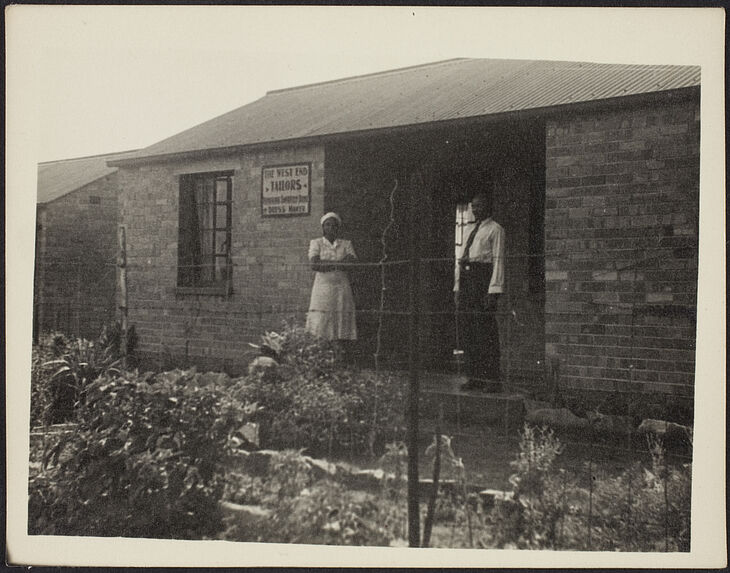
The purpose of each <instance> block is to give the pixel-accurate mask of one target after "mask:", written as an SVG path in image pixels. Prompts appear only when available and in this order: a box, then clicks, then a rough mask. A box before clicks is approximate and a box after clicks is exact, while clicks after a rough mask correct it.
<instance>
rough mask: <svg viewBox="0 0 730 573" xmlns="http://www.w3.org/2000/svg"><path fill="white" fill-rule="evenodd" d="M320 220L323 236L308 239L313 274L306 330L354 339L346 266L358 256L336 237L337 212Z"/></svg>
mask: <svg viewBox="0 0 730 573" xmlns="http://www.w3.org/2000/svg"><path fill="white" fill-rule="evenodd" d="M319 222H320V224H321V225H322V235H323V236H322V237H320V238H318V239H312V240H311V241H310V242H309V262H310V263H311V265H312V270H313V271H314V273H315V274H314V285H313V286H312V298H311V301H310V303H309V314H308V315H307V330H308V331H309V332H311V333H312V334H314V335H315V336H318V337H320V338H326V339H328V340H355V339H356V338H357V329H356V327H355V303H354V302H353V300H352V289H351V288H350V281H349V279H348V278H347V273H346V272H345V269H346V268H347V264H348V263H351V262H353V261H355V260H356V258H357V257H356V256H355V251H354V250H353V248H352V243H351V242H350V241H347V240H345V239H340V238H338V234H339V232H340V227H341V226H342V219H340V216H339V215H338V214H337V213H326V214H325V215H323V216H322V218H321V219H320V221H319Z"/></svg>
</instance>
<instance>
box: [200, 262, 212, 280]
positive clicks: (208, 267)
mask: <svg viewBox="0 0 730 573" xmlns="http://www.w3.org/2000/svg"><path fill="white" fill-rule="evenodd" d="M210 261H211V259H210V258H206V259H205V263H203V264H202V265H201V266H200V283H201V284H211V283H212V282H213V281H214V280H215V268H214V267H213V264H212V263H211V262H210Z"/></svg>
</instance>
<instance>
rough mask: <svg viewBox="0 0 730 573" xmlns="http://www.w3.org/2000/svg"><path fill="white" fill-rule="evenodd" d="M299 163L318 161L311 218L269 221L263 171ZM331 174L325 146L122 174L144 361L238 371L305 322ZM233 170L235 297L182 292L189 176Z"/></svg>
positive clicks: (134, 314)
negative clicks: (183, 213) (286, 323)
mask: <svg viewBox="0 0 730 573" xmlns="http://www.w3.org/2000/svg"><path fill="white" fill-rule="evenodd" d="M291 162H311V163H312V194H311V207H310V214H309V215H308V216H296V217H281V218H275V217H267V218H262V217H261V168H262V166H264V165H272V164H283V163H291ZM323 169H324V151H323V150H322V149H321V148H318V147H309V148H300V149H296V150H294V149H290V150H286V149H284V150H278V151H267V152H256V153H254V154H250V155H237V156H230V157H226V158H221V159H207V160H182V161H177V162H168V163H159V164H155V165H150V166H143V167H135V168H131V167H130V168H127V167H123V168H120V177H121V181H122V194H121V218H122V221H123V222H124V224H125V225H126V228H127V249H128V260H129V271H128V298H129V303H128V306H129V323H130V324H133V325H135V328H136V330H137V333H138V335H139V349H140V351H141V352H142V353H143V354H144V355H147V356H150V357H153V359H154V360H155V361H157V365H159V366H161V367H165V368H169V367H176V366H183V365H185V364H186V362H187V363H195V364H198V365H200V366H201V367H205V368H215V369H227V370H229V371H236V370H237V369H239V368H240V367H241V366H242V365H245V364H246V362H247V355H248V354H250V352H251V348H250V347H249V346H248V342H253V341H258V339H259V336H260V335H261V334H263V333H264V332H265V331H267V330H278V329H280V327H281V325H282V321H283V320H285V319H290V318H298V319H300V320H301V319H303V317H304V313H305V312H306V309H307V307H308V304H309V295H310V291H311V285H312V272H311V270H310V269H309V265H308V262H307V247H308V244H309V239H310V238H314V237H316V236H318V234H320V233H321V230H320V226H319V218H320V217H321V215H322V208H323V193H324V176H323ZM224 170H232V171H233V206H232V258H233V263H234V268H233V278H232V288H233V294H232V295H231V296H228V297H224V296H210V295H195V294H180V293H178V291H177V256H178V253H177V241H178V209H179V203H178V201H179V178H180V175H182V174H190V173H205V172H212V171H224Z"/></svg>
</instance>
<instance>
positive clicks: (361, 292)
mask: <svg viewBox="0 0 730 573" xmlns="http://www.w3.org/2000/svg"><path fill="white" fill-rule="evenodd" d="M583 246H584V247H585V246H586V245H583ZM678 249H679V250H678ZM577 255H579V256H578V258H576V256H577ZM535 257H540V258H541V260H542V262H543V265H544V262H545V261H551V262H553V263H554V262H555V261H570V262H571V263H572V266H563V267H561V268H568V269H570V270H568V271H561V270H556V269H553V268H551V267H548V268H547V269H546V273H547V278H548V280H547V281H545V280H544V279H545V276H544V275H543V276H542V277H538V278H539V279H541V284H540V288H541V289H542V290H540V289H537V290H534V289H533V290H531V286H530V284H529V283H530V280H531V277H529V276H527V268H528V267H529V265H528V264H527V261H529V260H530V259H534V258H535ZM153 261H154V262H153ZM580 261H587V263H588V264H582V263H581V262H580ZM604 262H605V264H604ZM696 264H697V261H696V253H695V252H693V251H687V250H686V247H684V246H676V245H672V246H668V247H661V246H656V245H655V246H653V247H648V246H646V247H641V248H636V247H634V248H612V249H605V248H603V249H602V248H590V247H589V246H588V248H581V249H580V250H571V251H568V250H556V251H548V252H547V253H544V254H542V253H541V254H539V255H538V254H530V253H527V254H514V253H513V254H509V255H508V256H507V257H506V267H507V275H506V283H507V284H506V285H505V294H504V295H503V296H502V299H501V301H500V303H499V306H498V308H497V310H496V311H494V312H492V311H490V312H485V311H484V310H482V309H478V308H477V309H474V308H471V309H464V308H460V309H459V311H458V312H457V311H456V308H455V307H454V306H453V299H452V296H453V295H452V291H451V286H452V285H451V281H452V278H451V277H452V276H453V275H452V274H451V273H452V271H453V268H454V265H455V261H454V259H453V258H449V257H426V258H422V259H421V260H420V261H418V263H416V264H415V266H414V262H413V261H412V260H405V259H398V260H391V259H389V258H387V257H383V258H382V259H381V260H379V261H361V262H356V263H351V264H349V265H348V266H347V269H348V270H349V271H350V280H351V282H352V286H353V290H354V291H355V301H356V310H355V313H356V316H357V321H358V327H359V329H360V332H361V338H362V339H363V340H361V346H362V351H361V352H360V353H359V355H358V356H357V362H358V365H359V367H361V368H369V369H374V370H375V371H384V370H387V371H393V372H400V373H405V372H406V371H407V370H408V368H409V367H412V366H413V357H412V355H410V356H409V352H410V351H411V350H412V348H411V347H410V346H409V344H408V341H409V340H411V341H413V340H415V341H416V360H417V361H418V362H419V364H420V365H421V366H422V367H423V372H422V373H421V379H422V384H421V390H422V392H421V396H420V399H421V404H420V410H421V420H422V422H423V424H422V426H421V434H423V435H429V434H431V433H433V432H434V431H435V428H434V426H433V423H434V421H435V420H436V419H439V418H441V419H442V420H443V423H444V426H443V428H442V430H443V431H444V433H448V434H450V435H452V436H453V439H455V440H456V441H455V443H456V444H457V445H458V444H459V443H462V442H463V444H464V446H463V447H464V449H463V452H461V453H462V455H463V456H464V457H465V458H467V459H478V458H479V455H480V451H479V447H476V448H474V447H473V446H472V447H471V449H472V451H469V447H470V446H468V444H474V443H475V442H476V443H480V442H481V443H483V444H491V447H494V446H495V445H496V446H497V449H498V450H499V451H501V452H502V455H501V457H497V459H498V460H499V461H497V462H491V461H490V465H491V467H492V469H488V470H487V472H489V471H495V470H494V469H493V468H494V465H497V466H498V467H499V469H497V470H496V473H501V474H504V475H503V478H504V479H503V480H502V482H503V483H505V482H506V474H507V473H508V472H509V469H508V468H509V461H510V460H508V459H505V458H504V455H503V453H504V452H505V451H507V452H509V453H511V454H515V453H516V452H517V450H518V447H517V445H518V444H517V442H518V440H519V437H518V435H517V430H518V429H519V428H520V427H521V424H522V422H523V421H524V420H525V419H528V420H533V421H535V423H546V424H547V423H552V425H555V426H558V427H562V428H563V430H564V431H562V432H561V434H560V439H561V441H562V442H563V443H564V445H565V446H566V448H567V451H568V452H571V451H572V452H573V453H572V454H571V455H572V458H571V459H572V460H573V462H572V466H571V468H570V472H567V473H562V474H560V475H561V476H563V479H564V482H563V485H562V490H561V491H562V493H560V494H559V495H558V497H557V501H555V500H554V501H555V503H556V504H557V506H561V507H563V506H564V507H568V506H570V505H571V503H577V502H576V500H575V499H574V497H575V496H574V495H572V494H574V493H575V490H571V488H570V487H569V484H568V479H569V478H568V477H567V476H573V478H574V479H575V483H579V484H582V485H583V486H585V487H582V488H581V491H587V492H588V493H587V495H588V499H587V508H588V509H587V510H585V509H583V510H580V511H574V512H572V513H571V511H568V510H567V509H566V510H565V511H563V512H562V513H561V515H562V517H561V519H560V520H558V521H557V522H556V523H554V524H553V526H554V527H556V528H557V531H559V532H565V530H566V529H570V528H573V529H575V528H576V527H578V528H579V529H580V530H581V531H582V532H583V541H581V543H583V547H585V548H588V549H595V548H600V547H601V546H602V545H601V540H600V539H599V538H596V537H595V536H596V535H599V536H600V531H604V530H605V527H606V520H607V519H608V518H607V517H606V515H605V514H606V512H607V511H608V509H610V508H608V507H606V505H605V504H607V503H610V496H608V494H607V493H606V492H607V490H606V487H605V486H601V487H602V489H600V491H598V492H596V491H595V490H594V488H595V487H596V484H597V483H598V484H600V483H602V482H601V478H602V477H603V478H605V479H604V482H605V480H606V479H609V480H613V481H612V482H611V483H613V484H614V486H615V487H616V488H618V489H617V490H616V491H617V492H618V493H617V495H619V494H620V495H619V497H620V500H621V503H624V505H625V510H624V511H623V513H622V514H621V523H622V524H624V525H625V526H627V527H630V528H636V527H644V528H650V529H656V530H658V531H661V532H662V535H660V536H659V537H661V538H662V539H663V540H664V547H663V548H655V550H662V549H663V550H678V548H679V550H688V547H687V548H685V547H684V545H683V543H684V541H681V540H680V541H678V539H677V537H678V535H679V534H678V533H677V531H678V530H677V528H676V526H677V523H676V520H678V519H679V520H684V519H685V518H686V520H687V524H686V527H685V524H682V529H681V531H682V533H681V535H679V536H680V537H681V536H684V535H685V534H687V535H688V533H687V531H688V527H689V523H688V520H689V514H688V513H687V512H688V511H689V509H688V508H689V500H688V499H684V498H683V497H682V496H685V497H686V495H688V494H687V492H688V489H687V488H686V487H685V484H684V482H678V481H677V478H676V476H677V475H680V474H678V473H677V472H680V473H681V471H683V470H682V468H683V467H684V465H685V464H688V463H690V462H691V459H692V445H691V430H690V431H687V430H685V429H684V428H682V427H681V425H679V424H667V423H665V424H664V425H663V426H657V425H654V426H651V427H647V428H642V427H641V426H638V424H637V422H639V421H640V418H642V417H646V418H651V419H654V418H658V419H666V418H667V417H671V416H668V413H669V411H670V410H671V409H672V408H675V412H674V413H675V414H676V411H679V410H682V409H684V410H682V412H684V415H683V416H680V418H682V420H681V421H686V420H689V421H690V422H691V416H692V414H691V412H692V391H691V387H692V386H691V385H692V382H691V379H692V372H693V368H694V350H693V343H692V341H693V337H694V312H695V307H696V282H695V281H696ZM83 265H84V261H80V260H79V261H67V262H65V263H64V265H63V266H64V268H65V270H66V271H67V272H68V273H70V274H71V275H74V273H75V272H76V271H77V269H80V268H81V267H82V266H83ZM601 265H603V267H604V268H600V267H601ZM554 266H555V267H560V265H554ZM116 267H117V263H116V262H112V261H110V262H109V263H108V264H106V265H104V266H103V270H102V272H101V273H100V272H99V269H97V272H96V274H97V275H98V276H100V277H102V278H99V279H98V284H101V283H102V282H104V281H105V280H107V279H108V277H109V275H111V274H114V273H115V272H116V270H115V269H116ZM180 270H181V269H180V265H179V264H177V263H176V262H172V263H169V264H159V262H158V261H157V260H156V259H152V258H148V257H143V256H140V257H128V258H127V262H126V273H127V281H128V292H129V302H128V303H127V308H126V309H125V310H126V312H128V315H129V319H130V324H132V325H134V326H135V327H136V329H137V333H138V335H139V337H140V341H141V343H142V348H143V349H145V350H146V351H147V352H148V353H150V354H152V355H155V354H156V356H157V365H158V366H159V367H163V366H165V365H166V366H172V367H174V366H180V365H181V363H183V364H182V365H185V364H186V363H189V362H190V361H194V360H195V359H196V358H201V357H203V358H206V359H207V364H208V365H210V364H217V366H218V367H219V368H221V369H226V368H227V367H230V366H231V365H232V364H233V363H235V362H236V361H238V362H241V361H243V362H244V363H245V362H246V359H247V357H246V356H244V354H245V353H246V352H247V343H248V342H250V341H256V338H257V335H258V334H263V333H264V332H265V331H268V330H276V328H277V326H279V325H281V323H282V321H284V320H290V321H291V320H295V321H299V322H302V321H303V320H304V318H305V317H306V315H307V313H308V312H309V308H308V302H309V301H308V289H309V287H310V285H311V276H312V271H311V268H310V264H309V263H307V262H304V261H301V260H299V257H298V255H297V254H292V255H288V254H282V255H279V256H272V257H268V258H266V259H265V260H264V259H263V258H255V257H245V256H238V257H233V256H232V257H229V259H228V261H227V264H226V265H225V266H224V267H223V268H222V269H221V268H219V269H217V272H219V274H218V275H215V277H216V279H217V280H214V281H211V282H210V283H208V284H198V285H195V287H198V288H199V292H195V287H193V288H192V289H191V288H185V287H183V288H181V287H180V285H178V280H179V279H178V276H179V275H178V273H179V272H180ZM553 270H555V272H557V273H558V274H557V275H551V274H550V273H551V271H553ZM53 271H54V269H53V266H52V265H49V266H48V267H47V268H46V269H45V274H46V276H48V275H49V274H51V273H53ZM412 272H415V273H416V274H417V275H419V278H420V280H419V283H420V287H419V290H418V292H416V293H415V295H416V297H415V300H414V299H413V298H409V289H410V285H411V280H412V278H411V277H412V275H411V274H410V273H412ZM560 272H565V274H564V275H561V274H560ZM568 273H570V277H569V275H568ZM75 276H78V272H76V273H75ZM81 284H82V281H79V280H77V281H75V282H69V285H68V288H67V289H66V291H65V292H64V293H62V294H61V295H59V296H56V297H53V298H48V297H47V298H45V299H43V300H39V301H37V302H36V307H35V312H36V316H38V315H42V316H45V317H46V320H45V322H44V324H43V328H44V329H52V330H61V331H65V332H66V333H69V334H75V333H78V332H80V331H81V330H82V329H81V327H80V324H81V322H82V316H83V315H84V313H88V312H89V304H88V301H86V300H84V299H83V298H81V297H80V294H79V285H81ZM74 285H75V286H74ZM84 286H85V287H90V288H91V289H92V290H93V288H94V287H95V283H93V282H89V283H87V284H85V285H84ZM206 289H207V290H206ZM85 292H88V290H86V291H85ZM110 296H111V297H112V298H111V300H114V297H116V294H115V293H112V294H111V295H110ZM117 304H118V302H117ZM110 309H111V310H110ZM117 310H118V309H116V308H114V305H107V307H106V310H104V309H96V310H93V309H92V314H93V313H96V314H98V313H99V312H103V313H104V314H103V317H102V319H103V320H102V322H107V321H109V320H110V319H112V318H115V316H116V314H117V312H116V311H117ZM414 313H418V315H419V317H420V323H419V325H418V330H419V332H418V333H416V334H415V338H414V337H413V336H411V337H410V338H409V334H411V335H413V333H411V332H409V329H411V328H412V326H413V323H412V322H411V319H412V317H413V315H414ZM460 314H472V315H482V314H483V315H487V314H492V315H494V316H495V317H496V320H497V322H498V323H499V332H500V340H499V341H498V344H500V346H501V348H502V375H503V379H502V382H503V390H504V392H503V393H501V394H494V395H492V394H483V393H471V392H468V393H467V392H462V391H461V390H460V389H459V387H458V384H459V383H460V382H461V381H462V380H463V372H462V370H461V369H462V368H463V364H460V363H459V360H458V358H457V355H456V354H455V353H454V351H456V350H459V341H458V332H459V330H458V326H457V324H458V317H459V315H460ZM546 315H549V316H550V319H549V320H548V319H547V318H546ZM49 317H50V318H49ZM49 326H50V328H49ZM546 344H553V345H557V346H558V347H560V346H563V347H566V348H568V350H569V353H570V356H571V359H570V362H571V363H569V364H567V365H560V364H561V361H560V356H558V361H557V364H558V366H557V367H556V366H555V364H556V363H555V362H553V363H551V360H550V357H547V359H546V356H545V347H546ZM609 348H610V349H612V350H607V349H609ZM242 359H243V360H242ZM580 378H588V379H595V380H599V381H600V383H601V384H603V385H604V386H607V387H600V386H596V385H595V384H594V385H592V386H590V387H587V388H586V387H582V386H581V385H580V384H576V383H575V381H576V380H579V379H580ZM647 388H648V389H649V391H648V392H647ZM652 388H660V389H661V391H662V392H661V393H656V392H652V391H651V389H652ZM588 397H590V400H589V399H588ZM678 401H679V403H681V405H680V406H677V405H676V404H677V402H678ZM444 409H446V411H444ZM677 409H679V410H677ZM685 410H686V411H685ZM526 411H527V412H526ZM574 411H579V412H580V413H581V414H584V415H585V417H582V416H576V415H575V414H572V412H574ZM540 412H542V413H541V414H540ZM599 412H600V413H599ZM687 412H688V413H687ZM588 414H590V416H588ZM640 414H642V415H643V416H640ZM551 415H552V416H555V417H554V418H552V419H550V418H549V416H551ZM637 416H638V417H637ZM675 417H676V416H675ZM657 431H658V432H659V433H660V434H662V435H664V436H665V438H666V440H667V443H666V444H665V446H666V451H665V457H664V458H663V460H664V461H663V462H661V463H663V464H664V466H662V467H661V468H659V471H658V473H657V475H655V476H654V478H652V479H654V480H655V481H654V482H652V485H651V487H652V488H653V489H651V488H650V489H651V491H652V492H653V493H652V494H651V496H653V497H651V500H650V502H646V503H650V504H653V505H652V507H651V511H649V510H647V509H646V508H644V509H641V508H638V506H637V505H636V504H637V503H638V502H637V500H640V499H641V495H645V496H646V491H647V487H648V486H647V482H646V476H642V475H641V474H640V473H636V472H635V471H634V470H632V469H631V468H632V467H633V465H634V464H636V463H637V462H641V463H644V464H645V465H646V464H649V463H653V464H654V467H656V466H657V463H658V462H657V460H656V459H655V458H654V459H653V461H652V452H651V451H650V448H647V445H646V444H647V442H646V440H647V436H648V435H655V434H656V432H657ZM500 444H501V447H500ZM457 449H458V448H457ZM487 449H488V448H487ZM661 463H660V465H661ZM477 465H478V464H477ZM652 475H653V474H652ZM571 483H572V482H571ZM505 486H506V483H505ZM656 500H659V501H658V502H657V501H656ZM584 501H585V500H584ZM614 501H615V500H614ZM642 503H644V502H642ZM601 504H603V505H601ZM584 505H585V504H584ZM648 514H651V515H652V516H654V517H653V518H651V519H649V518H647V515H648ZM657 516H658V517H657ZM672 520H674V522H672ZM474 525H475V527H478V522H476V521H475V523H474ZM602 528H603V529H602ZM631 530H632V531H633V529H631ZM682 539H684V537H682Z"/></svg>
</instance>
